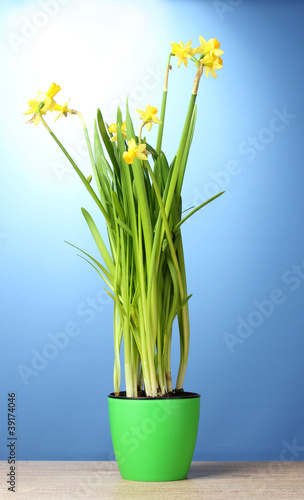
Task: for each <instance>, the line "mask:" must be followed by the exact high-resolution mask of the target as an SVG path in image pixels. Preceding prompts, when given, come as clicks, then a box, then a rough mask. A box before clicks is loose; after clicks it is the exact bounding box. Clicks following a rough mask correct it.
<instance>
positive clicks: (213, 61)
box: [202, 52, 223, 78]
mask: <svg viewBox="0 0 304 500" xmlns="http://www.w3.org/2000/svg"><path fill="white" fill-rule="evenodd" d="M202 63H203V65H204V70H205V73H206V76H207V78H209V73H210V75H211V76H213V78H217V74H216V72H215V70H216V69H221V68H222V67H223V61H222V59H221V58H220V57H216V56H213V55H212V53H211V52H210V53H209V54H207V55H206V56H205V57H203V59H202Z"/></svg>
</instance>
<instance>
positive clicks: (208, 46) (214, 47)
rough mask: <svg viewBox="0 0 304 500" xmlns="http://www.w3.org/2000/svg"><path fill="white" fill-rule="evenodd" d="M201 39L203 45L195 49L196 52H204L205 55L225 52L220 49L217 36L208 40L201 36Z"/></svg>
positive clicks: (219, 54)
mask: <svg viewBox="0 0 304 500" xmlns="http://www.w3.org/2000/svg"><path fill="white" fill-rule="evenodd" d="M199 40H200V44H201V46H200V47H197V48H196V49H195V53H196V54H203V55H204V56H206V55H207V54H211V55H214V56H217V57H218V56H221V55H222V54H224V51H223V50H221V49H220V42H219V41H218V40H217V39H216V38H210V40H208V42H206V40H205V38H203V37H202V36H200V37H199Z"/></svg>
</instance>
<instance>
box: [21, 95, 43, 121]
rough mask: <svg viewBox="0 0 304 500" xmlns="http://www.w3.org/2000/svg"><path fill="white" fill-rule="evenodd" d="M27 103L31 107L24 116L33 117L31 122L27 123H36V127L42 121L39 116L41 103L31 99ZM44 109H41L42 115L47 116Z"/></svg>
mask: <svg viewBox="0 0 304 500" xmlns="http://www.w3.org/2000/svg"><path fill="white" fill-rule="evenodd" d="M27 103H28V105H29V109H28V110H27V111H26V112H25V113H23V114H24V115H33V116H32V118H31V120H29V121H28V122H27V123H34V124H35V125H38V123H39V121H40V117H39V114H38V108H39V105H40V102H38V101H35V100H34V99H30V100H29V101H27ZM43 108H44V106H43ZM43 108H42V109H40V114H41V115H45V111H44V109H43Z"/></svg>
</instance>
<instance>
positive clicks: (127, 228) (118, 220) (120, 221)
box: [115, 217, 133, 238]
mask: <svg viewBox="0 0 304 500" xmlns="http://www.w3.org/2000/svg"><path fill="white" fill-rule="evenodd" d="M115 220H116V222H117V224H119V226H121V227H122V228H123V229H124V230H125V231H126V232H127V233H128V234H129V235H130V236H132V238H133V234H132V231H131V229H130V228H129V226H127V224H125V223H124V222H122V220H120V219H118V217H115Z"/></svg>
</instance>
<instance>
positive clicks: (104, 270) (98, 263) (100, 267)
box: [65, 241, 113, 284]
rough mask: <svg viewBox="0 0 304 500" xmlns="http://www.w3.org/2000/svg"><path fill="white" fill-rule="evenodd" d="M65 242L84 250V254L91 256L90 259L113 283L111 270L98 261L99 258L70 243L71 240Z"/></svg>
mask: <svg viewBox="0 0 304 500" xmlns="http://www.w3.org/2000/svg"><path fill="white" fill-rule="evenodd" d="M65 243H67V244H68V245H71V247H74V248H76V249H77V250H79V251H80V252H82V253H83V254H84V255H86V256H87V257H89V258H90V259H92V261H93V262H95V264H96V265H97V266H98V267H99V269H101V270H102V272H103V273H104V274H105V275H106V277H107V278H108V280H109V281H110V282H111V283H112V282H113V277H112V276H111V274H110V273H109V271H108V270H107V269H106V268H105V267H104V266H103V265H102V264H100V262H98V260H96V259H94V257H92V256H91V255H90V254H88V253H87V252H85V251H84V250H82V249H81V248H79V247H77V246H76V245H73V243H70V242H69V241H65ZM80 257H81V255H80ZM82 258H83V257H82ZM85 260H87V259H85ZM87 262H90V261H87ZM90 264H91V262H90ZM107 284H108V283H107Z"/></svg>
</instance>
